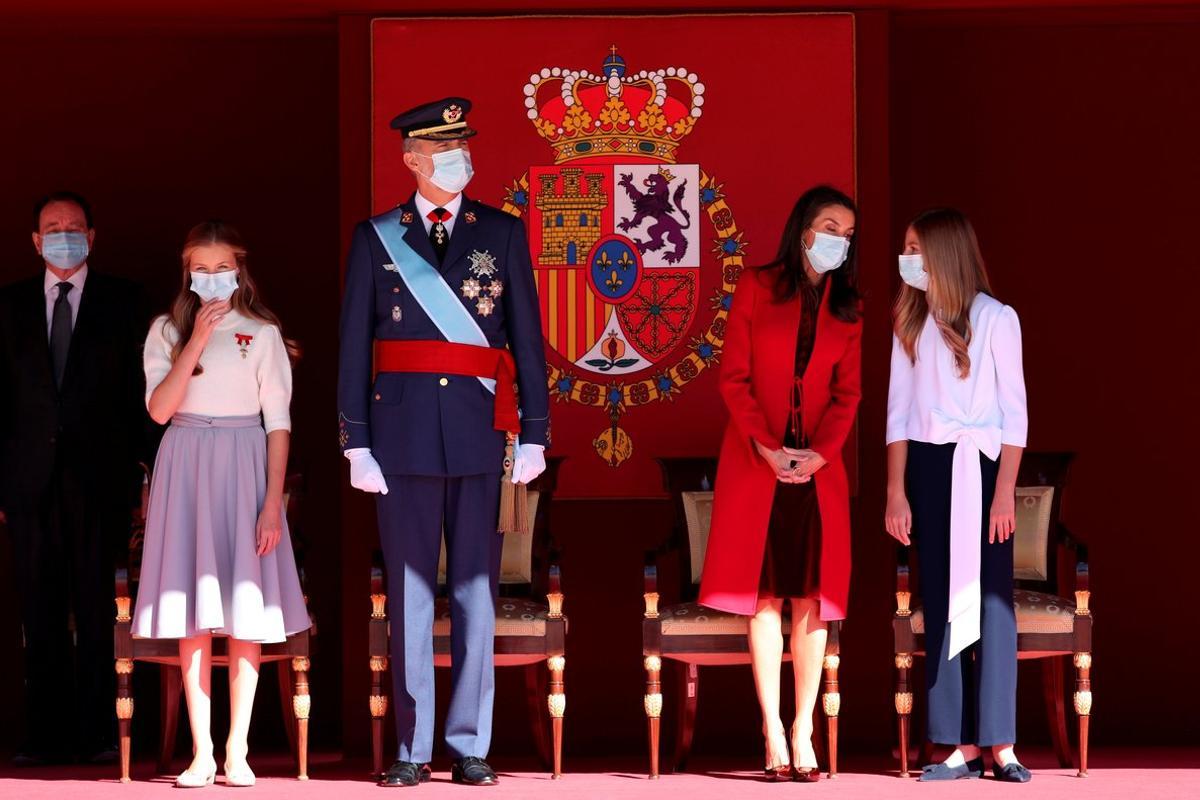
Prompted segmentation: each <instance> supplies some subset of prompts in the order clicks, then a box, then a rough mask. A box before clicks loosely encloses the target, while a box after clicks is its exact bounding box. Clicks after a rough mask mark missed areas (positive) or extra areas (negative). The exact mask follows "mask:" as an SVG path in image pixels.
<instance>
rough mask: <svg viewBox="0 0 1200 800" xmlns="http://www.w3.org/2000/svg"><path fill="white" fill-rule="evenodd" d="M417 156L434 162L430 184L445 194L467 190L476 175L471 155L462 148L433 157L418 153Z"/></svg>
mask: <svg viewBox="0 0 1200 800" xmlns="http://www.w3.org/2000/svg"><path fill="white" fill-rule="evenodd" d="M417 155H419V156H421V157H422V158H428V159H429V160H430V161H432V162H433V174H432V175H430V176H429V182H430V183H432V184H433V185H434V186H436V187H438V188H439V189H441V190H442V191H443V192H449V193H450V194H458V193H459V192H461V191H462V190H463V189H465V188H467V184H468V183H470V182H471V178H472V177H473V176H474V175H475V168H474V166H472V164H471V154H470V153H468V152H467V151H466V150H463V149H462V148H461V147H460V148H458V149H456V150H444V151H442V152H440V153H434V154H433V155H432V156H426V155H423V154H421V153H417Z"/></svg>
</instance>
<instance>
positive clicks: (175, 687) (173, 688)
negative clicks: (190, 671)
mask: <svg viewBox="0 0 1200 800" xmlns="http://www.w3.org/2000/svg"><path fill="white" fill-rule="evenodd" d="M158 681H159V703H160V704H161V707H162V731H161V732H160V736H159V749H158V772H159V774H160V775H163V774H166V773H167V772H170V771H171V760H172V759H173V758H174V757H175V735H176V732H177V730H178V728H179V702H180V698H181V696H182V695H183V671H182V670H181V669H180V668H179V667H177V666H170V665H167V664H164V665H162V666H160V667H159V670H158Z"/></svg>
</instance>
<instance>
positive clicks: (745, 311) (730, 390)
mask: <svg viewBox="0 0 1200 800" xmlns="http://www.w3.org/2000/svg"><path fill="white" fill-rule="evenodd" d="M775 274H776V273H775V272H774V271H772V272H767V273H763V272H759V271H757V270H753V271H752V270H747V271H746V272H745V273H743V275H742V278H741V280H740V281H739V282H738V288H737V291H736V292H735V293H734V299H733V307H732V308H731V309H730V312H729V321H728V324H727V327H726V334H725V349H724V351H723V352H722V354H721V377H720V388H721V395H722V396H723V397H724V399H725V405H726V406H727V407H728V408H729V415H730V419H729V426H728V427H727V428H726V430H725V438H724V441H723V442H722V445H721V458H720V463H719V465H718V467H717V483H716V487H715V494H714V497H713V514H712V528H711V532H710V534H709V539H708V550H707V552H706V554H705V557H704V572H703V579H702V581H701V586H700V602H701V603H702V604H703V605H706V606H709V607H710V608H715V609H719V610H721V611H728V612H732V613H735V614H753V613H754V612H755V609H756V607H757V604H758V585H759V579H760V576H761V574H762V560H763V553H764V550H765V548H766V543H767V523H768V520H769V518H770V514H771V503H772V501H773V499H774V496H775V484H776V479H775V473H774V471H773V470H772V469H771V467H770V466H769V465H768V464H767V462H766V461H765V460H764V459H763V458H762V457H761V456H760V455H759V454H758V452H757V451H756V450H755V448H754V444H753V441H752V440H755V439H757V440H758V441H759V442H761V443H762V444H764V445H766V446H768V447H771V448H778V447H779V446H780V445H781V444H782V442H783V437H784V434H785V433H786V430H787V421H788V412H789V409H790V405H791V392H792V384H793V379H794V370H795V354H796V336H797V333H798V331H799V327H800V300H799V299H796V300H793V301H791V302H788V303H776V302H774V299H773V297H772V296H771V291H772V284H773V280H774V276H775ZM828 286H829V283H828V282H826V290H825V294H826V296H825V297H823V298H822V300H821V306H820V311H819V312H818V316H817V333H816V341H815V343H814V345H813V351H812V356H811V357H810V359H809V362H808V367H807V368H806V369H805V372H804V378H803V389H804V392H803V406H804V407H803V409H802V411H803V424H804V432H805V434H807V436H808V439H809V442H810V444H811V447H812V449H813V450H815V451H817V452H818V453H820V454H821V456H822V457H824V459H825V460H826V461H827V462H828V464H827V465H826V466H824V467H822V468H821V469H820V470H819V471H818V472H817V473H816V475H815V476H814V477H813V480H814V481H815V482H816V489H817V505H818V507H819V509H820V513H821V568H820V576H821V577H820V582H821V619H823V620H836V619H844V618H845V616H846V605H847V601H848V598H849V593H850V486H849V482H848V481H847V479H846V468H845V465H844V463H843V461H842V448H843V446H844V445H845V443H846V437H847V436H848V435H849V433H850V428H851V426H852V425H853V423H854V415H855V413H856V412H857V410H858V401H859V398H860V396H861V389H860V373H861V369H860V368H861V362H862V321H861V319H860V320H858V321H856V322H852V323H849V322H842V321H841V320H839V319H838V318H837V317H835V316H833V315H832V314H831V313H830V312H829V307H828V292H829V289H828Z"/></svg>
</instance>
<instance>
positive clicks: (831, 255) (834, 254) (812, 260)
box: [801, 231, 850, 275]
mask: <svg viewBox="0 0 1200 800" xmlns="http://www.w3.org/2000/svg"><path fill="white" fill-rule="evenodd" d="M801 244H804V242H803V241H801ZM804 252H805V253H806V254H808V263H809V265H810V266H812V268H813V271H814V272H816V273H817V274H818V275H822V274H824V273H826V272H829V271H830V270H834V269H837V268H838V267H840V266H841V265H842V264H844V263H845V262H846V256H847V255H848V254H849V252H850V240H849V239H847V238H846V237H844V236H834V235H833V234H832V233H822V232H821V231H813V243H812V247H805V248H804Z"/></svg>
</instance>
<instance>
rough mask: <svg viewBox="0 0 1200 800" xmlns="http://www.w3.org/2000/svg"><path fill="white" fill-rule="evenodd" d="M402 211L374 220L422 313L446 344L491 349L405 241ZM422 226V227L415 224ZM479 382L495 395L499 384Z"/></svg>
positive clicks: (454, 298) (443, 282) (455, 299)
mask: <svg viewBox="0 0 1200 800" xmlns="http://www.w3.org/2000/svg"><path fill="white" fill-rule="evenodd" d="M401 213H403V212H402V210H401V209H399V208H397V209H393V210H392V211H389V212H388V213H386V214H380V215H379V216H377V217H372V218H371V224H372V225H373V226H374V227H375V233H377V234H378V235H379V241H381V242H383V249H384V250H386V251H387V254H388V258H390V259H391V260H392V264H393V265H394V267H395V271H396V273H397V274H398V275H399V276H400V280H402V281H404V285H405V286H407V287H408V291H410V292H411V293H412V296H413V297H415V298H416V299H417V303H418V305H420V306H421V310H422V311H424V312H425V314H426V315H427V316H428V317H429V318H430V319H431V320H433V324H434V325H436V326H437V329H438V330H439V331H441V333H442V336H445V337H446V341H448V342H454V343H456V344H473V345H476V346H478V347H490V346H491V345H490V344H489V343H488V339H487V336H485V335H484V333H483V330H482V329H481V328H480V327H479V323H477V322H476V321H475V318H474V317H472V316H471V312H470V311H468V310H467V307H466V306H464V305H463V304H462V301H461V300H459V299H458V295H456V294H455V293H454V290H453V289H451V288H450V284H448V283H446V280H445V279H444V278H443V277H442V275H441V273H440V272H438V271H437V270H436V269H434V267H433V265H432V264H430V263H429V262H428V261H426V260H425V259H424V258H421V256H420V255H419V254H418V253H417V251H416V250H413V249H412V247H410V246H409V244H408V242H406V241H404V231H405V230H407V229H406V228H405V226H404V225H402V224H401V223H400V215H401ZM414 224H420V223H414ZM479 382H480V383H482V384H483V387H484V388H485V389H487V390H488V391H489V392H491V393H492V394H495V393H496V381H495V380H494V379H493V378H480V379H479Z"/></svg>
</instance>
